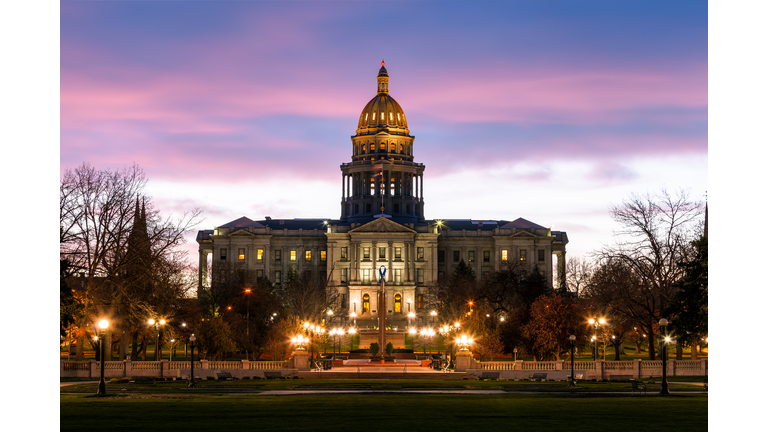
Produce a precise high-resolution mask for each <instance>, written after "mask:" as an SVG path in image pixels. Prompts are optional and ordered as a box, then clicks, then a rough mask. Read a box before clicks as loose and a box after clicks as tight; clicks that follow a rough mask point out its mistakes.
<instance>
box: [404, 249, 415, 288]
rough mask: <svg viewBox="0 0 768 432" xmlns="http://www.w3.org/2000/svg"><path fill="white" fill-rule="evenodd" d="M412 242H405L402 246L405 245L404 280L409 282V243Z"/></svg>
mask: <svg viewBox="0 0 768 432" xmlns="http://www.w3.org/2000/svg"><path fill="white" fill-rule="evenodd" d="M412 244H413V243H411V242H405V244H403V246H404V247H405V266H404V267H405V281H406V282H410V281H411V245H412Z"/></svg>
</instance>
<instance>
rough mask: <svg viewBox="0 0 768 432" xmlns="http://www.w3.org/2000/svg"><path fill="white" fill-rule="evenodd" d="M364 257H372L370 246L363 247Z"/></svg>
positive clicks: (366, 258) (367, 258)
mask: <svg viewBox="0 0 768 432" xmlns="http://www.w3.org/2000/svg"><path fill="white" fill-rule="evenodd" d="M363 259H365V260H369V259H371V248H369V247H364V248H363Z"/></svg>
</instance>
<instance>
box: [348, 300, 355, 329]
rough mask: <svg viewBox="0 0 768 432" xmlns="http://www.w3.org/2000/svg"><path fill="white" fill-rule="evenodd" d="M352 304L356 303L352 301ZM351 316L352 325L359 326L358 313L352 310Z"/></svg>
mask: <svg viewBox="0 0 768 432" xmlns="http://www.w3.org/2000/svg"><path fill="white" fill-rule="evenodd" d="M352 304H355V303H352ZM349 316H350V317H351V318H352V325H353V326H355V327H357V314H356V313H354V312H352V313H351V314H349Z"/></svg>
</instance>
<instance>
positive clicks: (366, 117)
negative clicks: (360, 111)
mask: <svg viewBox="0 0 768 432" xmlns="http://www.w3.org/2000/svg"><path fill="white" fill-rule="evenodd" d="M365 121H368V113H365Z"/></svg>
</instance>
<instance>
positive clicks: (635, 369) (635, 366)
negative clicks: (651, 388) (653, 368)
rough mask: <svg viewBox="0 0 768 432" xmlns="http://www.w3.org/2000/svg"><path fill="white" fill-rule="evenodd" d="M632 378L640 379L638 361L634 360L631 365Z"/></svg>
mask: <svg viewBox="0 0 768 432" xmlns="http://www.w3.org/2000/svg"><path fill="white" fill-rule="evenodd" d="M632 378H634V379H640V378H641V377H640V359H635V360H634V362H633V364H632Z"/></svg>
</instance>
